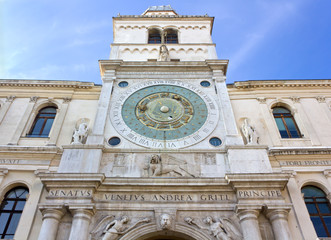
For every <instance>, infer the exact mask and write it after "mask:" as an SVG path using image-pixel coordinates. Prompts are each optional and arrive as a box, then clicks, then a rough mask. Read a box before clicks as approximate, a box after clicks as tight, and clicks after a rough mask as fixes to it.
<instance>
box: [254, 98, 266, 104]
mask: <svg viewBox="0 0 331 240" xmlns="http://www.w3.org/2000/svg"><path fill="white" fill-rule="evenodd" d="M256 100H257V101H258V102H259V103H261V104H265V103H266V101H267V98H265V97H257V98H256Z"/></svg>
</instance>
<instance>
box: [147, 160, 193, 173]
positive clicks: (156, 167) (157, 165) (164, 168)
mask: <svg viewBox="0 0 331 240" xmlns="http://www.w3.org/2000/svg"><path fill="white" fill-rule="evenodd" d="M149 168H150V170H151V172H152V177H158V176H162V175H165V174H170V175H171V176H178V175H179V176H182V177H194V175H192V174H190V173H189V172H187V171H186V170H184V169H182V168H181V167H180V166H179V165H176V164H162V161H161V156H159V155H153V156H152V157H151V160H150V162H149Z"/></svg>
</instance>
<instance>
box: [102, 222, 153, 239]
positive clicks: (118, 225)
mask: <svg viewBox="0 0 331 240" xmlns="http://www.w3.org/2000/svg"><path fill="white" fill-rule="evenodd" d="M128 221H129V218H128V217H127V216H123V217H122V218H121V220H113V221H112V222H110V223H109V224H107V226H106V227H105V230H104V231H103V233H104V235H103V237H102V240H116V239H118V238H119V237H120V235H123V234H125V233H127V232H129V231H131V230H132V229H133V228H135V227H136V226H137V225H138V224H140V223H144V222H145V223H147V222H150V219H149V218H144V219H141V220H139V221H138V222H136V223H135V224H133V225H132V226H131V227H129V228H127V227H126V225H127V223H128Z"/></svg>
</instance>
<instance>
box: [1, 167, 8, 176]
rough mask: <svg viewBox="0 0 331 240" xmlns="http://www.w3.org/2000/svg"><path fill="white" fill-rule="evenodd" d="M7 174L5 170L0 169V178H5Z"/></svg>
mask: <svg viewBox="0 0 331 240" xmlns="http://www.w3.org/2000/svg"><path fill="white" fill-rule="evenodd" d="M7 173H8V169H7V168H0V177H3V176H6V175H7Z"/></svg>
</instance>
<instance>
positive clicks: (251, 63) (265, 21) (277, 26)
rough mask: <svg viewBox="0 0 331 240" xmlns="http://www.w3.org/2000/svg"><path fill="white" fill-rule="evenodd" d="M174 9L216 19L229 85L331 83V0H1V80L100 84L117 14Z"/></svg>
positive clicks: (215, 32)
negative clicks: (267, 81)
mask: <svg viewBox="0 0 331 240" xmlns="http://www.w3.org/2000/svg"><path fill="white" fill-rule="evenodd" d="M168 4H171V6H172V7H173V8H174V9H175V10H176V11H177V13H178V14H183V15H203V14H206V13H207V14H208V15H209V16H214V17H215V22H214V29H213V41H214V42H215V43H216V47H217V53H218V57H219V58H220V59H229V60H230V63H229V68H228V74H227V82H228V83H231V82H234V81H244V80H265V79H329V78H331V64H330V58H331V14H330V9H331V1H330V0H203V1H202V0H177V1H174V0H168V1H158V0H153V1H150V0H144V1H140V0H121V1H118V0H116V1H115V0H108V1H107V0H94V1H91V0H66V1H64V0H56V1H54V0H52V1H51V0H29V1H27V0H0V78H1V79H42V80H79V81H90V82H95V83H98V84H100V83H101V80H100V73H99V65H98V60H99V59H108V58H109V53H110V43H111V42H112V38H113V36H112V17H113V16H116V15H117V14H118V13H121V14H122V15H130V14H141V13H142V12H144V11H145V10H146V9H147V8H148V7H149V6H153V5H168Z"/></svg>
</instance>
